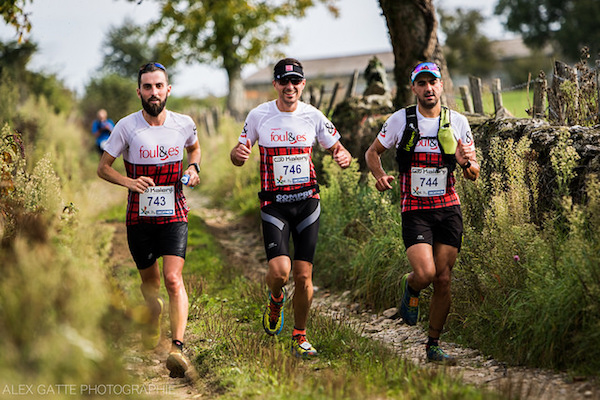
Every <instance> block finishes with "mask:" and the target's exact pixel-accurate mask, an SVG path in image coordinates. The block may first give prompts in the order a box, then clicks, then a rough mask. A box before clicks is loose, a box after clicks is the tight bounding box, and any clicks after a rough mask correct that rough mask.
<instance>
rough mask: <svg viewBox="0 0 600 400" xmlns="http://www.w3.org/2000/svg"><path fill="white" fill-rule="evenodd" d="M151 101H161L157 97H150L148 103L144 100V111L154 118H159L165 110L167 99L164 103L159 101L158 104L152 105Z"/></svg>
mask: <svg viewBox="0 0 600 400" xmlns="http://www.w3.org/2000/svg"><path fill="white" fill-rule="evenodd" d="M151 100H159V99H158V98H157V97H150V98H149V99H148V101H146V100H144V99H143V98H142V107H143V108H144V111H146V112H147V113H148V114H150V115H151V116H153V117H157V116H158V114H160V113H161V112H162V110H164V109H165V106H166V105H167V98H165V100H164V101H160V100H159V103H158V104H150V101H151Z"/></svg>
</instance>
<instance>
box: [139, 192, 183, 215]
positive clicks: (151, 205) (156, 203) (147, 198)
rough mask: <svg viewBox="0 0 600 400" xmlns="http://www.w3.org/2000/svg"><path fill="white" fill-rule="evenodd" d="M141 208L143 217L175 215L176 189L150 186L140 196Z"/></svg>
mask: <svg viewBox="0 0 600 400" xmlns="http://www.w3.org/2000/svg"><path fill="white" fill-rule="evenodd" d="M139 206H140V216H143V217H163V216H168V215H175V187H174V186H150V187H149V188H148V189H146V191H145V192H144V193H142V194H140V204H139Z"/></svg>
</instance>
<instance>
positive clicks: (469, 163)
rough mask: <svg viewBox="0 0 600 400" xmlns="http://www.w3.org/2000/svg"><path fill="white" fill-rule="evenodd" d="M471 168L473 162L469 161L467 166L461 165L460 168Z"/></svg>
mask: <svg viewBox="0 0 600 400" xmlns="http://www.w3.org/2000/svg"><path fill="white" fill-rule="evenodd" d="M470 166H471V160H467V163H466V164H465V165H461V166H460V167H461V168H462V169H467V168H469V167H470Z"/></svg>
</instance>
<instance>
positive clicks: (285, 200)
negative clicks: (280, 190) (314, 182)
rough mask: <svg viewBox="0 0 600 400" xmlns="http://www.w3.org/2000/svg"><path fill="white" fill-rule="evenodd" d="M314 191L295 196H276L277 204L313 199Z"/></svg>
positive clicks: (309, 190) (310, 190)
mask: <svg viewBox="0 0 600 400" xmlns="http://www.w3.org/2000/svg"><path fill="white" fill-rule="evenodd" d="M313 192H314V190H313V189H308V190H307V191H305V192H300V193H294V194H278V195H276V196H275V201H276V202H277V203H293V202H296V201H302V200H306V199H309V198H311V197H312V195H313Z"/></svg>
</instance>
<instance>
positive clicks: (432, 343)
mask: <svg viewBox="0 0 600 400" xmlns="http://www.w3.org/2000/svg"><path fill="white" fill-rule="evenodd" d="M439 345H440V338H434V337H431V336H429V339H428V340H427V348H430V347H431V346H439Z"/></svg>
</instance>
